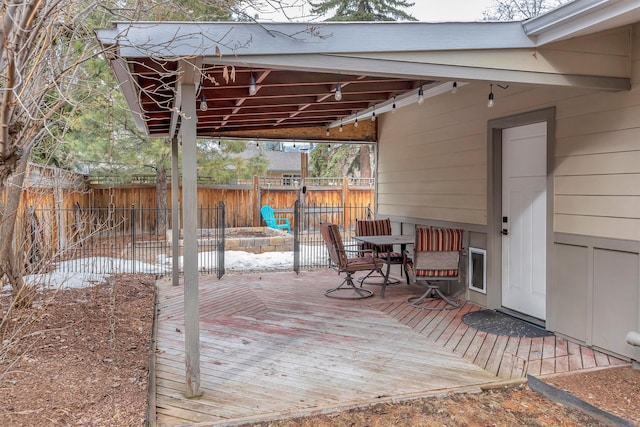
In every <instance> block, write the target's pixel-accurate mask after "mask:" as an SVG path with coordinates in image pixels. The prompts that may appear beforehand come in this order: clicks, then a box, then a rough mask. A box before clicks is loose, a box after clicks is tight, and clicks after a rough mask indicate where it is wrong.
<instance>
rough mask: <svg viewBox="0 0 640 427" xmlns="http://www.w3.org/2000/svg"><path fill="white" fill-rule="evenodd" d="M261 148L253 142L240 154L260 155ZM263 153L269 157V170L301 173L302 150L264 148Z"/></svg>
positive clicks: (244, 155) (248, 155) (243, 155)
mask: <svg viewBox="0 0 640 427" xmlns="http://www.w3.org/2000/svg"><path fill="white" fill-rule="evenodd" d="M261 150H262V149H261V148H257V147H255V146H254V145H252V144H249V145H248V146H247V149H246V150H245V151H243V152H242V153H240V154H239V156H240V157H242V158H245V159H248V158H251V157H255V156H257V155H258V152H259V151H261ZM262 154H264V156H265V157H266V158H267V162H268V166H267V170H268V171H269V172H292V173H300V170H301V164H300V152H299V151H273V150H262Z"/></svg>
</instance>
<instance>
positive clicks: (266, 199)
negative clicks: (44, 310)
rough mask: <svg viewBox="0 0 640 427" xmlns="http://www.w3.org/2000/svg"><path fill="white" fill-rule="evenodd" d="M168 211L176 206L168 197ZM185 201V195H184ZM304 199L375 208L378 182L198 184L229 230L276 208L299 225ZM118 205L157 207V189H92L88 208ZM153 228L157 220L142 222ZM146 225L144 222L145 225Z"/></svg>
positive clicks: (202, 199)
mask: <svg viewBox="0 0 640 427" xmlns="http://www.w3.org/2000/svg"><path fill="white" fill-rule="evenodd" d="M167 197H168V201H167V206H171V192H170V191H169V192H168V196H167ZM180 199H182V196H181V195H180ZM298 199H300V200H301V201H302V203H303V204H309V205H312V204H313V205H320V206H371V207H373V206H374V180H373V179H352V178H346V177H345V178H307V179H304V180H303V179H300V180H292V179H291V178H267V177H254V179H253V182H252V183H251V184H246V183H243V184H234V185H216V184H211V185H207V184H199V185H198V206H201V207H210V206H216V205H217V204H218V203H219V202H220V201H223V202H224V203H225V207H226V210H225V227H261V226H263V225H264V223H263V222H262V218H260V208H261V207H262V206H263V205H270V206H271V207H272V208H273V209H274V211H275V212H276V213H277V216H279V217H282V216H284V217H287V218H289V222H290V223H291V224H292V226H293V222H294V215H293V211H294V205H295V202H296V200H298ZM111 203H113V204H114V205H115V206H121V207H130V206H136V207H139V208H153V207H156V190H155V185H154V184H151V183H148V184H127V185H122V184H121V185H118V186H106V185H103V184H100V185H92V188H91V191H90V192H89V193H88V195H87V198H86V199H85V200H84V204H83V203H80V206H81V207H82V208H87V207H90V206H92V207H108V206H109V205H110V204H111ZM140 220H141V221H145V226H147V229H148V228H150V227H152V226H153V225H154V223H153V221H155V218H152V217H149V218H141V219H140ZM141 224H142V223H141Z"/></svg>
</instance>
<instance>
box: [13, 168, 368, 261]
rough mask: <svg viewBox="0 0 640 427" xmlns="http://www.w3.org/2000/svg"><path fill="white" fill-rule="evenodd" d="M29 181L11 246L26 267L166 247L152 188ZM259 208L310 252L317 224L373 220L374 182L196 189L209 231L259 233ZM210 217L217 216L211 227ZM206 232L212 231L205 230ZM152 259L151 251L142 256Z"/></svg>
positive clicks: (45, 172) (42, 178) (46, 171)
mask: <svg viewBox="0 0 640 427" xmlns="http://www.w3.org/2000/svg"><path fill="white" fill-rule="evenodd" d="M33 176H37V177H38V178H39V179H38V180H35V179H32V177H30V180H29V181H28V184H29V185H28V186H27V188H26V189H25V190H24V193H23V198H22V204H21V206H20V207H19V211H18V219H17V222H16V233H15V240H14V245H15V246H16V247H17V248H19V249H21V250H22V251H23V253H24V257H25V264H27V265H34V264H37V263H38V262H40V261H41V260H45V259H49V260H51V259H61V258H60V256H61V255H63V254H64V255H63V256H62V259H70V258H75V257H77V256H96V255H102V256H105V255H107V254H109V255H111V256H113V255H116V254H120V255H123V256H125V255H127V251H135V250H136V248H138V247H140V244H136V243H131V239H133V241H132V242H136V241H139V240H141V239H142V240H144V241H145V242H146V243H145V245H147V246H148V247H150V248H153V247H155V246H158V244H157V243H156V242H158V241H161V240H162V241H164V240H166V233H165V230H163V229H162V227H160V224H159V223H158V218H159V215H158V214H159V212H164V215H166V220H167V228H170V226H171V210H170V209H168V210H166V211H165V210H162V211H159V210H158V209H156V188H155V184H152V183H135V184H131V183H129V184H120V185H104V184H98V185H95V184H89V183H88V182H87V181H86V180H84V179H83V177H82V176H81V175H78V174H73V173H66V174H61V173H58V172H56V170H55V169H53V168H37V172H36V173H35V174H33ZM168 198H169V200H168V203H167V206H171V193H170V192H168ZM296 200H300V203H301V206H302V207H301V209H299V211H298V215H299V216H298V218H299V224H296V221H295V217H296V215H295V203H296ZM220 202H224V205H225V214H224V215H223V216H222V218H221V219H220V217H218V216H217V215H218V214H217V213H215V212H218V210H217V209H218V206H219V203H220ZM265 204H268V205H270V206H271V207H272V208H274V210H275V212H276V213H277V215H276V216H278V217H281V216H285V217H287V218H289V222H290V223H291V226H292V227H295V228H296V230H298V231H299V232H300V233H302V234H301V235H302V236H303V237H302V238H301V241H302V242H303V243H304V242H307V243H309V244H311V245H313V246H315V245H317V242H316V241H315V240H316V237H317V236H314V230H316V229H317V228H318V226H319V223H320V222H322V221H332V222H336V223H339V224H342V225H343V226H344V227H346V229H347V230H349V229H352V228H353V224H354V221H355V219H356V218H362V217H365V216H367V215H372V214H373V212H372V211H371V209H372V207H373V206H374V181H373V180H372V179H350V178H337V179H336V178H308V179H305V180H295V179H292V178H262V177H255V178H254V179H253V181H252V183H251V184H246V183H244V184H235V185H213V184H204V183H201V184H199V186H198V222H199V226H200V227H205V226H204V225H203V224H209V223H214V222H216V221H222V222H223V224H222V223H221V224H217V225H216V227H223V228H235V227H261V226H263V225H264V224H263V222H262V219H261V218H260V207H261V206H262V205H265ZM354 207H358V208H354ZM212 215H215V216H216V218H215V220H214V218H211V216H212ZM209 227H212V226H210V225H207V226H206V227H205V228H209ZM181 228H182V225H181ZM309 233H310V234H309ZM118 236H127V237H121V238H122V239H125V240H126V242H129V243H126V242H125V240H123V241H122V242H119V241H118V238H119V237H118ZM87 239H89V240H87ZM127 239H128V240H127ZM318 241H319V240H318ZM88 243H90V244H88ZM36 247H37V248H39V249H38V250H37V251H35V250H34V248H36ZM158 247H159V246H158ZM163 247H164V246H163ZM90 248H91V249H90ZM114 249H115V250H116V251H115V252H114ZM157 252H158V251H156V250H154V249H150V250H149V251H148V252H145V253H149V254H156V253H157ZM160 252H162V251H160ZM142 253H143V252H142V251H141V252H139V253H138V255H141V254H142ZM133 255H135V254H133ZM136 258H140V257H139V256H138V257H136ZM144 258H146V257H144ZM145 261H149V260H147V259H145Z"/></svg>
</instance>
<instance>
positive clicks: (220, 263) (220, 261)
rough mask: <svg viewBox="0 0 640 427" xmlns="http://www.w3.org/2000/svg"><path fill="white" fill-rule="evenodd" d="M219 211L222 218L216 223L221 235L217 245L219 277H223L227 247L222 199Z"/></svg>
mask: <svg viewBox="0 0 640 427" xmlns="http://www.w3.org/2000/svg"><path fill="white" fill-rule="evenodd" d="M218 212H219V218H220V220H219V221H218V224H216V225H217V226H218V227H216V228H217V229H218V230H220V231H219V232H220V234H221V235H220V236H218V247H217V252H218V279H219V278H221V277H222V276H224V272H225V271H224V270H225V269H224V248H225V236H224V235H225V232H224V229H225V212H224V202H223V201H222V200H221V201H220V202H219V203H218Z"/></svg>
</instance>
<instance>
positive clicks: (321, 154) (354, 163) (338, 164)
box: [310, 0, 416, 178]
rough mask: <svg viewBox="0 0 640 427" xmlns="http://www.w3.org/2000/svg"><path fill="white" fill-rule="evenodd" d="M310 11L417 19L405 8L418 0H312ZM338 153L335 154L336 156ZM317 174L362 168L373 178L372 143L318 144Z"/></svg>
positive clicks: (346, 17) (350, 17)
mask: <svg viewBox="0 0 640 427" xmlns="http://www.w3.org/2000/svg"><path fill="white" fill-rule="evenodd" d="M310 3H311V6H312V9H311V13H312V14H316V15H323V16H324V15H330V14H333V16H331V17H329V18H328V19H327V21H415V20H416V19H415V18H414V17H413V16H411V15H410V14H408V13H407V12H405V11H403V10H402V8H405V9H406V8H408V7H411V6H413V5H414V4H415V3H409V2H407V1H404V0H324V1H310ZM334 157H335V158H334ZM310 160H311V164H312V165H313V175H314V176H341V175H346V174H348V173H353V172H355V171H356V170H357V171H359V172H360V176H361V177H362V178H371V175H372V172H371V146H370V144H362V145H359V146H353V145H341V144H338V145H336V146H334V148H333V149H328V148H327V147H325V146H322V145H318V146H316V148H315V149H314V150H313V151H312V152H311V156H310Z"/></svg>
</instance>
